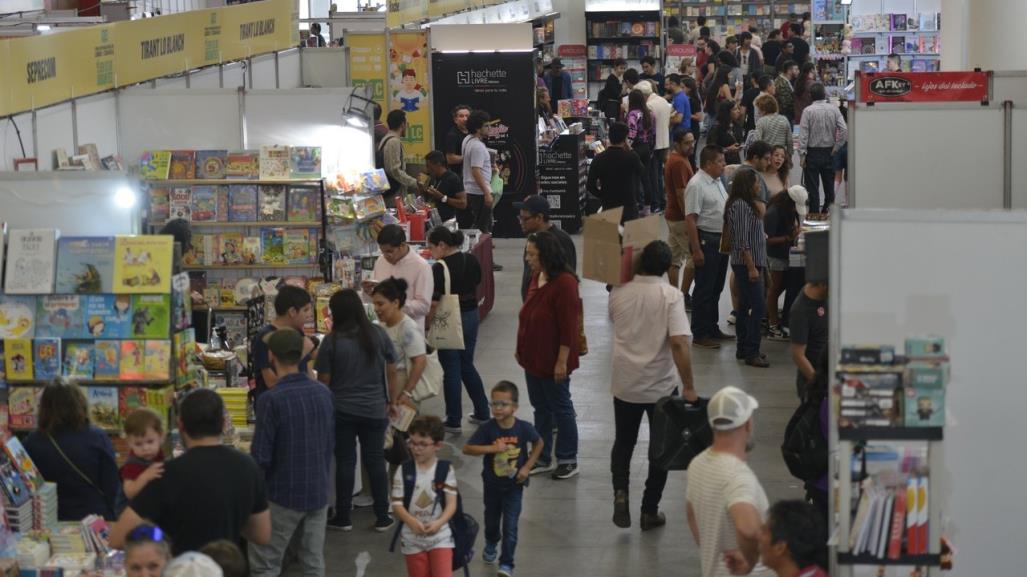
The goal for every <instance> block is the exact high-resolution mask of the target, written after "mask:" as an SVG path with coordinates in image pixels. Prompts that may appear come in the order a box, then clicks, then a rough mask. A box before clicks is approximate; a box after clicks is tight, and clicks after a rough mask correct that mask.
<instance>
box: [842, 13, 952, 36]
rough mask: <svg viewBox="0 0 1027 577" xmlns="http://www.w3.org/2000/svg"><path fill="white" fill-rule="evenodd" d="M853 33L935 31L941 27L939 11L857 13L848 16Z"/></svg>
mask: <svg viewBox="0 0 1027 577" xmlns="http://www.w3.org/2000/svg"><path fill="white" fill-rule="evenodd" d="M849 24H850V25H851V26H852V31H853V32H854V33H857V34H859V33H861V32H891V31H899V32H905V31H910V32H918V31H919V32H937V31H938V30H939V29H940V28H941V13H940V12H922V13H919V14H859V15H853V16H850V17H849Z"/></svg>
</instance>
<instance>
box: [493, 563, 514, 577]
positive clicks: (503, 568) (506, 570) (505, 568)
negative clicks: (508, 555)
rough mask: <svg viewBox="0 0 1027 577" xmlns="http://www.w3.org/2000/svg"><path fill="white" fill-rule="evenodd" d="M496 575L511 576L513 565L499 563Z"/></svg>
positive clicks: (499, 576) (498, 576)
mask: <svg viewBox="0 0 1027 577" xmlns="http://www.w3.org/2000/svg"><path fill="white" fill-rule="evenodd" d="M496 577H513V567H511V566H509V565H500V566H499V571H496Z"/></svg>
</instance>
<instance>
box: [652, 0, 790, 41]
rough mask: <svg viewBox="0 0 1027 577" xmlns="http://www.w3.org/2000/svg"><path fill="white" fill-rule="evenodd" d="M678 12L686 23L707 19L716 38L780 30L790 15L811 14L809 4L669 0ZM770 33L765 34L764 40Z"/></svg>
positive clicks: (724, 0) (750, 0)
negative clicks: (751, 28)
mask: <svg viewBox="0 0 1027 577" xmlns="http://www.w3.org/2000/svg"><path fill="white" fill-rule="evenodd" d="M665 6H669V7H670V8H671V9H676V10H677V11H678V14H679V15H680V16H681V17H682V18H684V19H685V21H686V22H688V21H694V20H695V19H696V18H697V17H699V16H705V17H706V26H707V27H709V28H710V33H711V35H712V36H713V37H714V38H717V39H723V38H724V37H726V36H731V35H734V34H738V33H740V32H742V31H744V30H747V29H748V27H749V26H750V25H755V26H756V27H757V28H759V29H760V30H768V29H772V28H779V27H780V26H781V24H783V23H784V22H785V21H787V19H788V15H789V14H803V13H805V12H809V11H810V4H809V2H783V1H776V2H771V1H769V0H762V1H754V0H738V1H736V0H722V1H716V0H669V1H668V2H666V3H665ZM765 35H766V32H764V37H765Z"/></svg>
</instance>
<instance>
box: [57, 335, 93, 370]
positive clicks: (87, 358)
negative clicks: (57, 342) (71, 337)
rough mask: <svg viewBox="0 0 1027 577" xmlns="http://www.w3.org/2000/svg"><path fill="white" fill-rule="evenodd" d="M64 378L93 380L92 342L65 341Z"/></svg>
mask: <svg viewBox="0 0 1027 577" xmlns="http://www.w3.org/2000/svg"><path fill="white" fill-rule="evenodd" d="M64 376H65V377H68V378H70V379H92V378H93V343H92V341H88V342H87V341H65V343H64Z"/></svg>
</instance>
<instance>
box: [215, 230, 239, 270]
mask: <svg viewBox="0 0 1027 577" xmlns="http://www.w3.org/2000/svg"><path fill="white" fill-rule="evenodd" d="M218 236H219V238H220V241H219V242H218V249H219V250H220V253H219V254H218V262H220V263H221V264H225V265H230V266H235V265H241V264H245V263H244V262H243V247H242V243H243V235H242V233H241V232H225V233H222V234H220V235H218Z"/></svg>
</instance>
